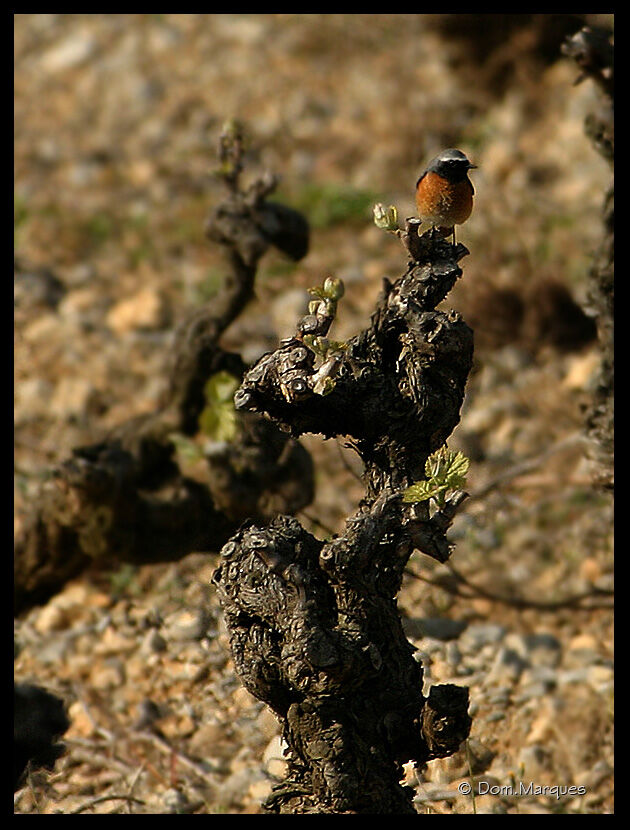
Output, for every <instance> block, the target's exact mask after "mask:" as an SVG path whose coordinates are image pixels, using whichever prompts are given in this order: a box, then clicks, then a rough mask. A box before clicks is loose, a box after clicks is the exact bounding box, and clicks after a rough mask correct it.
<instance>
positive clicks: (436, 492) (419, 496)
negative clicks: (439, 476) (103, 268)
mask: <svg viewBox="0 0 630 830" xmlns="http://www.w3.org/2000/svg"><path fill="white" fill-rule="evenodd" d="M445 490H446V485H445V484H441V485H435V484H434V483H433V482H431V481H416V483H415V484H412V485H411V486H409V487H407V489H406V490H404V491H403V501H405V502H419V501H427V500H428V499H437V498H439V497H440V495H441V494H442V493H443V492H444V491H445Z"/></svg>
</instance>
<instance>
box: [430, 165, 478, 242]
mask: <svg viewBox="0 0 630 830" xmlns="http://www.w3.org/2000/svg"><path fill="white" fill-rule="evenodd" d="M476 166H477V165H476V164H473V163H472V162H471V161H469V160H468V158H466V156H465V155H464V153H462V151H461V150H453V149H450V150H442V152H441V153H440V154H439V155H437V156H436V157H435V158H434V159H432V160H431V161H430V162H429V164H428V165H427V169H426V170H425V171H424V173H423V174H422V175H421V176H420V178H419V179H418V181H417V182H416V206H417V208H418V216H419V217H420V219H422V221H423V222H428V223H429V224H430V225H431V226H432V228H433V229H434V230H435V228H439V230H440V232H441V233H442V234H443V235H444V236H450V235H451V234H452V235H453V245H454V244H455V225H462V224H463V223H464V222H465V221H466V220H467V219H468V217H469V216H470V214H471V212H472V206H473V194H474V192H475V190H474V188H473V186H472V182H471V181H470V179H469V178H468V171H469V170H471V169H472V168H475V167H476Z"/></svg>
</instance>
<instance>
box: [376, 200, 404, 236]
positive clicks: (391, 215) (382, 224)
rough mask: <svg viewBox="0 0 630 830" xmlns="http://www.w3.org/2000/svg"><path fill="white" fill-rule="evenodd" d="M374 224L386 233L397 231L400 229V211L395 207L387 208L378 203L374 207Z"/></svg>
mask: <svg viewBox="0 0 630 830" xmlns="http://www.w3.org/2000/svg"><path fill="white" fill-rule="evenodd" d="M373 213H374V224H375V225H376V227H377V228H381V229H382V230H384V231H397V230H399V228H398V211H397V210H396V208H395V207H394V205H390V206H389V207H385V205H383V204H381V203H380V202H378V203H377V204H376V205H374V208H373Z"/></svg>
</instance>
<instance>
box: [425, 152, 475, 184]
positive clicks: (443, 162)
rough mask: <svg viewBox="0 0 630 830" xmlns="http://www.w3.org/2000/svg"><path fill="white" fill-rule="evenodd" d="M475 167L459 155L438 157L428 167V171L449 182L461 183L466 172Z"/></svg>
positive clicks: (462, 155) (463, 156)
mask: <svg viewBox="0 0 630 830" xmlns="http://www.w3.org/2000/svg"><path fill="white" fill-rule="evenodd" d="M474 167H476V165H474V164H472V162H470V161H469V160H468V159H467V158H466V156H465V155H464V154H463V153H461V154H460V156H453V157H448V156H442V157H440V156H438V157H437V158H436V159H435V161H434V162H433V163H432V164H431V165H430V166H429V168H428V169H429V170H431V171H432V172H434V173H437V174H438V175H440V176H442V177H443V178H445V179H448V180H449V181H450V182H461V181H462V180H463V179H465V178H466V176H467V175H468V171H469V170H470V169H472V168H474Z"/></svg>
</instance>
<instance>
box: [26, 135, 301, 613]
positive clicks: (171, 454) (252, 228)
mask: <svg viewBox="0 0 630 830" xmlns="http://www.w3.org/2000/svg"><path fill="white" fill-rule="evenodd" d="M219 155H220V162H221V168H220V177H221V179H222V181H223V183H224V184H225V185H226V196H225V198H224V199H223V201H222V202H220V204H218V206H217V207H215V208H214V210H213V211H212V213H211V215H210V217H209V219H208V222H207V227H206V233H207V235H208V237H209V238H210V240H211V241H213V242H214V243H217V244H219V246H220V247H221V248H222V250H223V251H224V253H225V255H226V258H227V262H228V266H229V267H228V269H227V272H226V279H225V283H224V285H223V287H222V290H221V291H220V292H218V294H217V295H216V296H215V297H214V298H213V299H212V301H211V302H209V303H208V304H207V305H205V306H204V307H203V308H200V309H198V310H195V311H194V312H193V313H192V314H190V315H189V316H188V317H187V318H186V319H185V320H184V321H183V323H182V324H181V325H180V327H179V329H178V331H177V332H176V336H175V343H174V347H173V350H172V353H171V354H169V356H168V360H167V365H166V368H165V372H166V374H167V377H168V378H169V385H168V392H167V394H166V395H165V399H164V401H163V402H162V405H161V406H160V407H159V408H158V410H157V411H156V412H155V413H152V414H150V415H148V416H143V417H140V418H134V419H131V420H129V421H127V422H125V423H123V424H121V425H120V426H119V427H117V428H116V429H114V430H113V431H112V432H111V433H110V434H109V435H107V436H106V437H105V438H104V440H102V441H99V442H98V443H95V444H93V445H90V446H87V447H81V448H78V449H75V450H74V451H73V453H72V456H71V457H70V458H69V459H68V460H67V461H64V462H63V463H61V464H60V465H58V467H57V468H56V469H55V470H54V471H52V476H51V477H50V479H49V481H47V482H46V483H45V484H44V485H43V487H42V488H41V490H40V492H39V494H38V496H37V498H36V499H35V502H34V504H33V505H32V506H31V509H30V511H29V513H28V515H27V516H26V517H25V519H24V522H23V527H22V530H21V532H20V534H19V535H18V537H17V538H16V542H15V548H14V606H15V607H14V611H15V613H16V614H19V613H21V612H22V611H24V610H27V609H28V608H29V607H30V606H32V605H33V604H36V603H41V602H45V601H46V600H47V599H49V598H50V596H52V595H53V594H54V593H55V592H56V591H58V590H59V589H60V588H61V587H62V586H63V585H64V584H65V582H66V581H67V580H68V579H70V578H72V577H74V576H76V575H77V574H79V573H81V571H83V570H84V569H85V568H87V567H88V566H89V565H91V564H92V563H94V562H99V563H104V564H105V565H106V566H108V567H112V566H113V565H114V564H115V563H116V562H121V561H124V562H130V563H134V564H141V563H147V562H162V561H172V560H176V559H178V558H180V557H181V556H184V555H185V554H187V553H190V552H191V551H195V550H218V549H219V548H220V547H221V546H222V545H223V544H224V543H225V542H226V541H227V539H228V538H229V537H230V536H231V535H232V534H233V533H234V531H235V530H236V528H237V527H238V525H239V524H240V523H241V522H242V521H243V519H244V518H246V517H248V516H249V517H257V518H258V519H267V518H269V517H271V516H273V515H275V514H276V513H278V512H284V513H293V512H295V511H297V510H299V509H300V508H302V507H304V506H305V505H306V504H308V503H309V502H310V501H311V499H312V495H313V471H312V462H311V459H310V456H309V454H308V453H307V452H306V450H305V449H304V448H303V447H301V446H300V445H299V444H298V443H297V442H296V441H294V440H293V439H291V438H290V437H289V436H287V435H286V434H285V433H283V432H281V431H280V430H279V429H278V428H277V427H276V426H275V425H274V424H272V423H271V422H269V421H267V420H265V419H263V418H261V417H260V416H257V415H253V414H251V413H241V414H239V416H238V424H239V430H238V436H237V438H236V439H235V440H234V441H233V442H231V443H227V442H225V443H224V444H220V445H218V446H215V447H214V449H213V451H212V453H209V454H208V455H207V456H206V458H207V463H208V468H207V470H208V480H207V483H204V484H202V483H199V482H197V481H193V480H191V479H190V478H187V477H186V476H185V475H184V474H183V473H182V471H181V470H180V468H179V466H178V463H177V458H176V453H175V446H174V444H173V440H172V436H173V434H174V433H179V434H183V435H185V436H193V435H195V434H197V433H198V432H199V416H200V414H201V413H202V411H203V409H204V407H205V406H206V399H205V394H204V386H205V384H206V382H207V380H208V378H209V377H210V376H212V375H213V374H214V373H216V372H219V371H227V372H229V373H230V374H232V375H234V376H236V377H237V378H239V379H240V378H241V377H242V375H243V372H244V371H245V368H246V367H245V365H244V364H243V362H242V360H241V358H240V356H238V355H235V354H230V353H227V352H225V351H224V350H223V349H222V348H221V346H220V345H219V338H220V336H221V334H222V333H223V332H224V331H225V329H226V328H227V326H228V325H229V324H230V323H231V322H232V321H233V320H234V319H235V317H236V316H237V315H238V314H240V313H241V311H242V310H243V308H244V307H245V306H246V305H247V303H248V302H249V300H250V299H251V297H252V293H253V285H254V277H255V274H256V269H257V265H258V262H259V260H260V258H261V257H262V256H263V254H264V253H265V252H266V251H267V249H268V248H269V246H270V245H275V246H276V247H278V248H279V249H280V250H282V251H284V252H285V253H286V254H287V255H288V256H291V257H293V258H294V259H297V258H300V257H302V256H304V254H305V253H306V251H307V248H308V226H307V224H306V222H305V220H304V219H303V217H302V216H300V215H299V214H297V213H295V211H292V210H291V209H289V208H286V207H284V206H282V205H278V204H276V203H274V202H270V201H269V200H268V197H269V195H270V194H271V193H272V192H273V190H274V189H275V187H276V184H277V180H276V179H275V178H274V177H273V176H269V175H266V174H265V175H262V176H260V177H258V178H257V179H255V180H254V182H253V183H252V184H251V185H250V186H249V187H248V188H247V189H246V190H244V189H241V187H240V183H239V182H240V179H239V176H240V173H241V170H242V164H243V147H242V135H241V132H240V130H239V128H238V127H237V126H235V125H231V126H230V127H229V129H226V131H225V132H224V133H223V135H222V136H221V145H220V153H219Z"/></svg>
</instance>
